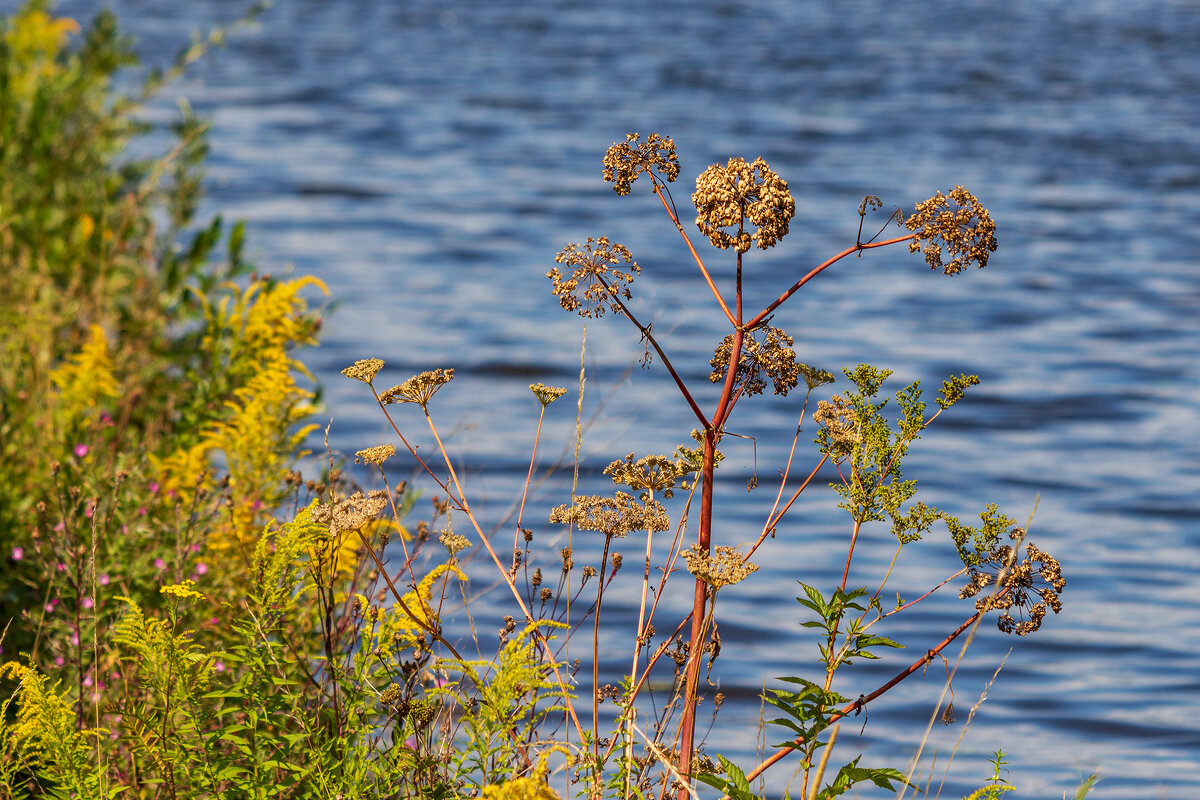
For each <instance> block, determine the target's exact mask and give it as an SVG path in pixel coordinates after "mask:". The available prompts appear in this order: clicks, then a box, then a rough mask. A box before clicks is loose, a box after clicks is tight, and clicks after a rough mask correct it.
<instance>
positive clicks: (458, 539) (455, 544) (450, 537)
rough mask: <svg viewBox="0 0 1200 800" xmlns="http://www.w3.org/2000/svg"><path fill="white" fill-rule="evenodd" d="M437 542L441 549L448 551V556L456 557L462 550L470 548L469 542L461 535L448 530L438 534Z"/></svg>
mask: <svg viewBox="0 0 1200 800" xmlns="http://www.w3.org/2000/svg"><path fill="white" fill-rule="evenodd" d="M438 541H439V542H441V543H442V547H444V548H446V549H447V550H449V551H450V555H452V556H456V555H458V554H459V553H461V552H462V551H463V550H466V549H467V548H468V547H470V546H471V540H470V539H468V538H467V537H465V536H463V535H462V534H461V533H454V532H452V531H449V530H444V531H442V532H441V533H439V534H438Z"/></svg>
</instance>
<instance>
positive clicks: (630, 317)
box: [597, 276, 708, 427]
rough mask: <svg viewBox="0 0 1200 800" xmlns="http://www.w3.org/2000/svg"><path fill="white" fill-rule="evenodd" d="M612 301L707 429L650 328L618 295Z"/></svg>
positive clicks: (690, 396) (598, 278) (601, 280)
mask: <svg viewBox="0 0 1200 800" xmlns="http://www.w3.org/2000/svg"><path fill="white" fill-rule="evenodd" d="M597 280H599V281H600V283H602V284H604V286H605V288H611V287H610V286H609V284H608V282H607V281H606V280H604V278H602V277H600V276H597ZM612 299H613V300H615V301H616V303H617V305H618V306H619V307H620V309H621V313H622V314H624V315H625V318H626V319H627V320H629V321H630V322H632V323H633V325H634V327H636V328H637V329H638V330H639V331H641V334H642V336H643V337H644V338H645V340H646V341H647V342H649V343H650V346H651V347H653V348H654V352H656V353H658V357H659V358H660V359H661V360H662V363H663V366H664V367H666V368H667V372H669V373H671V377H672V378H673V379H674V380H675V385H676V386H678V387H679V392H680V394H682V395H683V399H684V400H686V401H687V404H688V405H689V406H691V409H692V413H693V414H695V415H696V419H698V420H700V424H701V425H703V426H706V427H707V425H708V420H707V419H706V418H705V416H704V412H703V411H701V410H700V406H698V405H696V401H695V400H694V399H693V398H692V393H691V392H689V391H688V388H687V385H686V384H685V383H684V382H683V378H681V377H679V373H678V372H676V371H675V367H674V366H672V365H671V359H669V358H667V354H666V353H664V352H663V349H662V348H661V347H659V346H658V340H657V339H655V338H654V334H652V333H651V332H650V329H649V328H648V327H646V326H645V325H643V324H642V323H640V322H638V320H637V317H635V316H634V315H633V312H632V311H630V310H629V307H628V306H626V305H625V304H624V303H623V302H621V298H620V297H619V296H618V295H616V294H615V293H614V294H613V295H612Z"/></svg>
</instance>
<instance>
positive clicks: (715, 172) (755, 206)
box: [692, 157, 796, 253]
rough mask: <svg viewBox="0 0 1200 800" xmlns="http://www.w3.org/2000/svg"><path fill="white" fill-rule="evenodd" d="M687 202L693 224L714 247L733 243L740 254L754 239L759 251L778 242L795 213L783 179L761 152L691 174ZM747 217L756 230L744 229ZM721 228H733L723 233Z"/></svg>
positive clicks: (725, 247)
mask: <svg viewBox="0 0 1200 800" xmlns="http://www.w3.org/2000/svg"><path fill="white" fill-rule="evenodd" d="M692 202H693V203H694V204H695V205H696V212H697V215H696V225H697V227H699V228H700V232H701V233H703V234H704V235H705V236H707V237H708V239H709V241H711V242H712V243H713V247H717V248H720V249H722V250H727V249H729V248H730V247H732V248H734V249H735V250H737V252H739V253H745V252H746V251H747V250H749V249H750V245H751V243H754V242H756V243H757V244H758V246H759V247H760V248H762V249H763V250H766V249H767V248H768V247H772V246H774V245H775V244H777V243H778V242H779V240H780V239H782V238H783V237H784V236H786V235H787V232H788V222H789V221H790V220H791V219H792V217H793V216H795V214H796V201H795V200H793V199H792V193H791V192H790V191H788V185H787V181H785V180H784V179H783V178H780V177H779V176H778V175H777V174H775V172H773V171H772V170H771V168H770V167H769V166H767V162H766V161H764V160H763V159H762V158H761V157H759V158H756V159H754V163H753V164H747V163H746V161H745V159H742V158H731V159H729V163H728V164H727V165H726V166H724V167H722V166H720V165H719V164H713V165H712V166H711V167H709V168H708V169H706V170H704V172H702V173H701V174H700V177H699V178H697V179H696V192H695V194H693V195H692ZM747 219H749V220H750V222H751V224H753V225H754V226H756V227H757V228H758V230H757V232H756V233H754V234H751V233H750V232H749V231H747V230H745V221H746V220H747ZM726 228H732V229H734V232H733V233H727V232H726V231H725V229H726Z"/></svg>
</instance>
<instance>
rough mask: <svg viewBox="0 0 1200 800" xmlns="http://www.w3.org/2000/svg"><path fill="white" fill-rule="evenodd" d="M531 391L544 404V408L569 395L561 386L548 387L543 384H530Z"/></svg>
mask: <svg viewBox="0 0 1200 800" xmlns="http://www.w3.org/2000/svg"><path fill="white" fill-rule="evenodd" d="M529 391H531V392H533V394H534V396H536V397H537V399H538V402H539V403H541V404H542V407H543V408H545V407H546V406H548V405H550V404H551V403H553V402H554V401H555V400H557V399H558V398H560V397H562V396H563V395H564V394H566V393H567V390H566V389H564V388H562V387H561V386H546V385H545V384H543V383H531V384H529Z"/></svg>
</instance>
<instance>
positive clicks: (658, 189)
mask: <svg viewBox="0 0 1200 800" xmlns="http://www.w3.org/2000/svg"><path fill="white" fill-rule="evenodd" d="M647 174H648V175H650V179H651V181H652V182H653V185H654V193H655V194H656V195H658V200H659V202H660V203H662V205H663V208H665V209H666V210H667V216H669V217H670V218H671V221H672V222H674V223H675V230H677V231H679V235H680V236H682V237H683V242H684V244H686V245H687V248H688V250H689V251H690V252H691V254H692V258H693V259H695V260H696V266H698V267H700V274H701V275H703V276H704V282H705V283H707V284H708V288H709V289H710V290H712V293H713V297H715V298H717V303H719V304H720V306H721V310H722V311H724V312H725V318H726V319H728V320H729V324H730V325H733V326H734V327H735V328H736V327H737V324H738V323H737V319H736V318H735V317H734V316H733V312H731V311H730V310H729V306H728V305H727V304H726V303H725V298H724V297H722V296H721V292H720V291H718V289H717V285H716V284H715V283H713V279H712V276H711V275H709V274H708V269H707V268H706V267H705V266H704V262H703V261H701V260H700V254H699V253H697V252H696V248H695V247H693V246H692V240H691V239H689V238H688V235H687V232H686V231H685V230H684V229H683V225H681V224H680V223H679V218H678V217H676V216H675V211H674V210H673V209H672V208H671V204H670V203H668V202H667V198H666V197H664V196H663V193H662V187H661V186H659V184H658V181H657V180H656V179H655V177H654V175H653V174H651V173H647Z"/></svg>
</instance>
